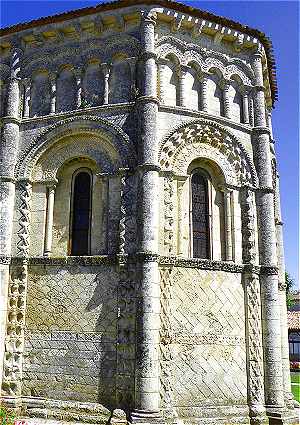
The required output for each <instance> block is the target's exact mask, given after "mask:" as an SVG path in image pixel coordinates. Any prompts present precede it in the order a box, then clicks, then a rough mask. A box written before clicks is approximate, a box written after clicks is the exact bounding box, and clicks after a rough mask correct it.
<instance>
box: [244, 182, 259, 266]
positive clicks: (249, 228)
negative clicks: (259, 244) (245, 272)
mask: <svg viewBox="0 0 300 425" xmlns="http://www.w3.org/2000/svg"><path fill="white" fill-rule="evenodd" d="M241 193H242V202H241V207H242V244H243V262H244V263H252V264H253V263H255V261H256V259H257V255H256V246H255V227H254V226H255V216H254V213H255V197H254V193H253V191H252V190H250V188H248V187H245V188H243V190H242V192H241Z"/></svg>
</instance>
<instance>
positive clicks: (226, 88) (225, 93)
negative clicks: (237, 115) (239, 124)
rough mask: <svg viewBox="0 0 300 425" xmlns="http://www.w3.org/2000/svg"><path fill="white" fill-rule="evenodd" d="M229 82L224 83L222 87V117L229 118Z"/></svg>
mask: <svg viewBox="0 0 300 425" xmlns="http://www.w3.org/2000/svg"><path fill="white" fill-rule="evenodd" d="M229 87H230V86H229V84H228V83H225V84H224V87H223V108H224V117H225V118H229V119H230V118H231V111H230V109H231V108H230V97H229Z"/></svg>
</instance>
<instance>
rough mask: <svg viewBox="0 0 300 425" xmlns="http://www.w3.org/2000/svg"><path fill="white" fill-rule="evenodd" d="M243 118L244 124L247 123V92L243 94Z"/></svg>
mask: <svg viewBox="0 0 300 425" xmlns="http://www.w3.org/2000/svg"><path fill="white" fill-rule="evenodd" d="M243 119H244V124H249V101H248V94H247V93H245V94H243Z"/></svg>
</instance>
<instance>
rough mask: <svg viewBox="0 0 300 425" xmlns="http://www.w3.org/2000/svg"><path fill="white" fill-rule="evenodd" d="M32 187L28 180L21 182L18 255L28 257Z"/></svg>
mask: <svg viewBox="0 0 300 425" xmlns="http://www.w3.org/2000/svg"><path fill="white" fill-rule="evenodd" d="M31 196H32V186H31V184H30V183H29V182H28V181H27V180H22V181H20V182H19V228H18V242H17V255H18V256H20V257H27V256H28V253H29V242H30V241H29V228H30V203H31Z"/></svg>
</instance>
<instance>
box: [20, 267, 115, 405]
mask: <svg viewBox="0 0 300 425" xmlns="http://www.w3.org/2000/svg"><path fill="white" fill-rule="evenodd" d="M117 286H118V276H117V274H116V273H115V271H114V269H113V267H112V266H110V267H107V266H104V265H101V266H85V267H84V266H77V265H76V266H61V265H60V266H47V267H46V268H43V267H41V266H32V267H31V268H30V273H29V281H28V294H27V309H26V330H25V360H24V368H23V371H24V375H23V394H24V395H25V394H26V395H32V396H37V397H47V398H52V399H61V400H78V401H90V402H100V403H101V404H103V403H105V404H110V403H112V402H113V399H114V397H115V386H116V382H115V379H116V346H117V344H116V341H117V311H118V308H117Z"/></svg>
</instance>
